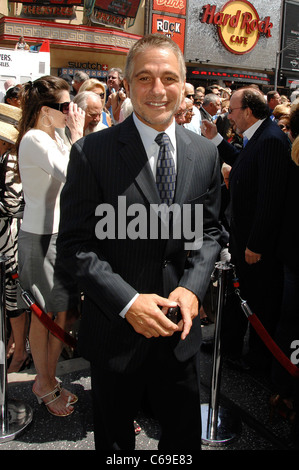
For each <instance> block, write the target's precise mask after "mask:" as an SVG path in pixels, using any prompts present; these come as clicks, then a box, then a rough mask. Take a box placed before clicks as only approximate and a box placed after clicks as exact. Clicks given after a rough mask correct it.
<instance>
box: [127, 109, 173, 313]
mask: <svg viewBox="0 0 299 470" xmlns="http://www.w3.org/2000/svg"><path fill="white" fill-rule="evenodd" d="M133 120H134V123H135V126H136V127H137V130H138V132H139V134H140V137H141V140H142V143H143V146H144V148H145V151H146V154H147V158H148V161H149V164H150V167H151V170H152V172H153V175H154V178H155V179H156V167H157V160H158V155H159V145H158V144H157V143H156V142H155V138H156V137H157V135H158V134H160V133H161V131H160V132H159V131H157V130H156V129H153V128H152V127H150V126H147V125H146V124H144V123H143V122H141V121H140V119H138V117H137V116H136V114H135V113H133ZM163 132H165V133H166V134H167V135H168V137H169V139H170V144H171V145H170V151H171V154H172V157H173V160H174V164H175V167H177V157H176V138H175V120H174V119H173V121H172V123H171V124H170V126H169V127H168V128H167V129H165V131H163ZM138 296H139V294H136V295H135V296H134V297H133V299H131V301H130V302H129V303H128V304H127V305H126V306H125V308H124V309H123V310H122V311H121V312H120V316H121V317H123V318H124V317H125V315H126V313H127V311H128V310H129V308H130V307H131V305H132V304H133V303H134V302H135V300H136V299H137V297H138Z"/></svg>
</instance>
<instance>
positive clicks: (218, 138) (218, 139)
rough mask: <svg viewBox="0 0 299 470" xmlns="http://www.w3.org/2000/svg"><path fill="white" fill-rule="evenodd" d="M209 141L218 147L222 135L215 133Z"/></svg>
mask: <svg viewBox="0 0 299 470" xmlns="http://www.w3.org/2000/svg"><path fill="white" fill-rule="evenodd" d="M211 141H212V142H213V144H215V145H216V147H218V145H220V144H221V142H222V141H223V137H222V135H220V134H217V135H216V136H215V137H213V139H211Z"/></svg>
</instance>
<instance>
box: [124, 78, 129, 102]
mask: <svg viewBox="0 0 299 470" xmlns="http://www.w3.org/2000/svg"><path fill="white" fill-rule="evenodd" d="M123 84H124V87H125V90H126V95H127V97H128V98H130V85H129V83H128V81H127V80H126V79H125V78H124V79H123Z"/></svg>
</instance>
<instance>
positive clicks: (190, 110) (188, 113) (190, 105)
mask: <svg viewBox="0 0 299 470" xmlns="http://www.w3.org/2000/svg"><path fill="white" fill-rule="evenodd" d="M193 116H194V113H193V103H192V101H191V102H190V103H187V109H186V115H185V123H186V124H189V122H191V120H192V117H193Z"/></svg>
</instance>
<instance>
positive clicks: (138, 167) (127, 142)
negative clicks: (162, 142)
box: [118, 116, 160, 204]
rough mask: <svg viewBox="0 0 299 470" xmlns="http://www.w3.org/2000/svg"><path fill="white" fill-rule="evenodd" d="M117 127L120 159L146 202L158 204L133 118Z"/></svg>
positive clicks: (149, 168) (157, 195)
mask: <svg viewBox="0 0 299 470" xmlns="http://www.w3.org/2000/svg"><path fill="white" fill-rule="evenodd" d="M118 125H119V126H122V129H121V132H120V137H119V139H120V141H121V142H123V143H124V145H123V147H122V148H121V150H120V155H121V157H122V158H123V159H124V160H125V161H126V163H127V165H128V167H129V169H130V171H131V172H132V175H133V177H134V179H135V182H136V184H137V186H138V187H139V189H140V191H141V192H142V193H143V195H144V196H145V197H146V199H147V200H148V202H149V203H150V204H160V197H159V193H158V190H157V187H156V182H155V179H154V175H153V172H152V170H151V167H150V165H149V162H148V158H147V155H146V152H145V149H144V147H143V144H142V141H141V138H140V135H139V132H138V131H137V128H136V126H135V124H134V121H133V117H132V116H130V117H129V118H128V119H126V121H124V122H123V124H118Z"/></svg>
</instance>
